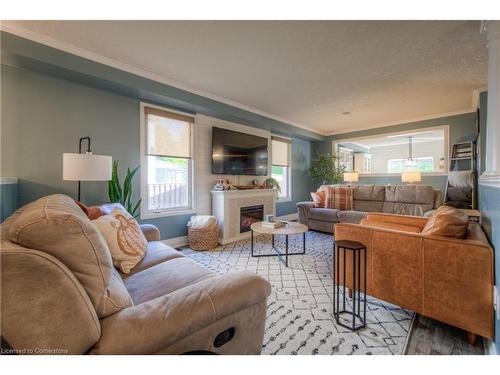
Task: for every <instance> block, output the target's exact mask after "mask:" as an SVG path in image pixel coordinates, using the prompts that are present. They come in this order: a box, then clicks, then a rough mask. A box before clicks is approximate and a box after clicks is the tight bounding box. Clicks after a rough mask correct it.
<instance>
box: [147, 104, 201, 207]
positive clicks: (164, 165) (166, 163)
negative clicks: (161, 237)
mask: <svg viewBox="0 0 500 375" xmlns="http://www.w3.org/2000/svg"><path fill="white" fill-rule="evenodd" d="M141 107H142V109H143V122H144V125H143V129H142V130H141V131H142V135H143V137H142V141H141V142H142V143H143V147H142V150H143V153H142V155H143V158H142V161H143V162H142V168H141V169H142V172H141V176H142V184H141V197H142V202H143V203H142V205H141V207H142V209H141V216H142V217H148V216H161V215H168V214H173V213H183V212H186V211H189V210H191V209H192V169H193V168H192V158H191V153H192V151H191V148H192V147H191V143H192V140H191V128H192V124H193V122H194V118H193V117H190V116H186V115H182V114H179V113H175V112H170V111H167V110H164V109H161V108H159V107H156V106H149V105H141Z"/></svg>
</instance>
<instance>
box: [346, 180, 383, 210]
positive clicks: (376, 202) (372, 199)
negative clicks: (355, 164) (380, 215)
mask: <svg viewBox="0 0 500 375" xmlns="http://www.w3.org/2000/svg"><path fill="white" fill-rule="evenodd" d="M384 195H385V186H382V185H357V186H355V187H354V188H353V206H354V211H363V212H382V204H383V202H384Z"/></svg>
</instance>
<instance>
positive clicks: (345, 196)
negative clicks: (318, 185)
mask: <svg viewBox="0 0 500 375" xmlns="http://www.w3.org/2000/svg"><path fill="white" fill-rule="evenodd" d="M324 191H325V196H326V199H325V207H326V208H335V209H337V210H340V211H352V208H353V202H352V188H350V187H348V186H327V187H326V189H325V190H324Z"/></svg>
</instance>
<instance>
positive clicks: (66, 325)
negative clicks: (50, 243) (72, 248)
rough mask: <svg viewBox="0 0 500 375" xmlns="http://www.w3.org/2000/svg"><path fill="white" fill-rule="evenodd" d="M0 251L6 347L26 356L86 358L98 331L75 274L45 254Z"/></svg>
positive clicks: (3, 244) (15, 248)
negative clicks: (56, 352)
mask: <svg viewBox="0 0 500 375" xmlns="http://www.w3.org/2000/svg"><path fill="white" fill-rule="evenodd" d="M0 248H1V249H2V251H1V252H0V258H1V260H0V266H1V270H0V277H1V285H2V293H1V303H0V306H1V311H0V316H1V317H2V319H1V322H2V325H1V331H2V337H3V338H4V339H6V340H7V341H8V343H9V346H11V347H12V348H13V349H16V350H19V351H20V352H23V351H26V352H28V353H29V351H28V350H33V351H32V352H31V353H40V354H44V351H43V350H41V351H40V352H38V350H40V349H42V348H44V349H49V348H54V349H56V348H57V349H59V350H60V351H61V353H64V354H83V353H85V352H86V351H87V350H88V349H89V348H90V347H91V346H92V345H93V344H94V343H95V342H97V340H98V339H99V336H100V335H101V329H100V325H99V320H98V318H97V315H96V312H95V309H94V307H93V305H92V303H91V301H90V299H89V297H88V295H87V293H86V292H85V290H84V289H83V287H82V285H81V284H80V283H79V282H78V280H77V279H76V277H75V276H74V274H73V273H72V272H71V271H70V270H68V268H67V267H66V266H64V264H62V263H61V262H60V261H58V260H57V259H56V258H54V257H52V256H50V255H49V254H47V253H45V252H42V251H38V250H32V249H26V248H24V247H22V246H19V245H17V244H14V243H12V242H10V241H3V240H0ZM2 354H4V353H2ZM47 354H50V352H47Z"/></svg>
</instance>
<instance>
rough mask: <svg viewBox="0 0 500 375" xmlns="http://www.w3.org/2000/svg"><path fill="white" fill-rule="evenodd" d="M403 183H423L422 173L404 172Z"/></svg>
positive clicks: (402, 175) (402, 174)
mask: <svg viewBox="0 0 500 375" xmlns="http://www.w3.org/2000/svg"><path fill="white" fill-rule="evenodd" d="M401 181H402V182H408V183H414V182H421V181H422V173H420V172H403V173H401Z"/></svg>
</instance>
